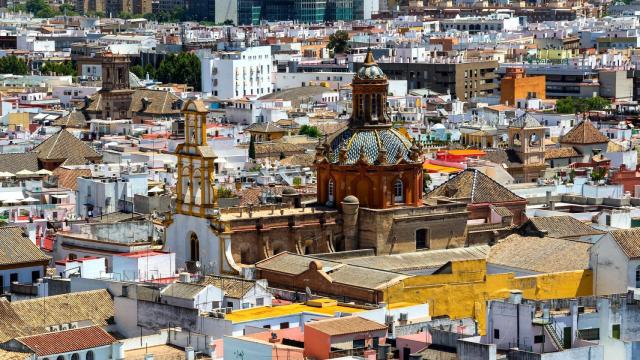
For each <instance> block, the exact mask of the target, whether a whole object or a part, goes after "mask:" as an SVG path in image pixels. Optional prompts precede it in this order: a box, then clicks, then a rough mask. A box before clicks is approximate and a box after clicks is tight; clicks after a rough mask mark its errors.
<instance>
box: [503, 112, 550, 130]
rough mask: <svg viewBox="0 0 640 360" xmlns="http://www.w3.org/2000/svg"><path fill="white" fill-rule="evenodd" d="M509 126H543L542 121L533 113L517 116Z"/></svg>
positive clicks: (523, 127)
mask: <svg viewBox="0 0 640 360" xmlns="http://www.w3.org/2000/svg"><path fill="white" fill-rule="evenodd" d="M509 127H510V128H520V129H525V128H539V127H542V124H540V122H539V121H538V120H537V119H536V118H534V117H533V116H532V115H531V114H529V113H524V114H522V115H521V116H519V117H517V118H516V119H515V120H513V122H511V124H509Z"/></svg>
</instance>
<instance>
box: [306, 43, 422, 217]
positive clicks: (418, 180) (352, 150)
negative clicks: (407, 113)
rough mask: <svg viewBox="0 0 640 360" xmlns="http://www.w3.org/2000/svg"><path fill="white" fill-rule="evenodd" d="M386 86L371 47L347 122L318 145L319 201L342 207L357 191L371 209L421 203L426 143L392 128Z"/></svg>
mask: <svg viewBox="0 0 640 360" xmlns="http://www.w3.org/2000/svg"><path fill="white" fill-rule="evenodd" d="M388 87H389V83H388V80H387V77H386V75H385V74H384V73H383V72H382V70H381V69H380V68H379V67H378V65H377V64H376V62H375V60H374V59H373V54H372V53H371V51H369V52H368V53H367V57H366V59H365V62H364V64H363V67H362V68H361V69H360V70H359V71H358V73H357V74H356V76H355V77H354V78H353V83H352V88H353V112H352V114H351V118H350V119H349V126H348V127H346V128H345V129H343V130H342V131H339V132H337V133H336V134H334V135H332V136H331V137H327V138H325V139H324V142H322V141H320V142H319V143H318V146H317V147H316V159H315V164H316V167H317V169H318V177H317V179H318V200H319V202H320V203H322V204H326V205H328V206H335V207H338V208H341V207H342V205H341V202H342V200H343V199H344V198H345V197H347V196H353V197H355V198H357V199H358V202H359V204H360V206H363V207H369V208H379V209H384V208H389V207H396V206H419V205H421V204H422V162H423V161H422V146H421V145H420V144H416V143H415V142H412V141H410V140H409V139H408V138H407V137H406V136H405V135H403V134H402V133H400V132H399V131H398V130H396V129H395V128H393V124H392V122H391V120H390V117H389V114H388V112H387V91H388Z"/></svg>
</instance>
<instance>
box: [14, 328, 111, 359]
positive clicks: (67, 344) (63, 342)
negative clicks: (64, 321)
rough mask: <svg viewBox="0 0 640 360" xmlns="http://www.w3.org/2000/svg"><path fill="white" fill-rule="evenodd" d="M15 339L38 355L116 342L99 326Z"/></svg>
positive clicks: (90, 347)
mask: <svg viewBox="0 0 640 360" xmlns="http://www.w3.org/2000/svg"><path fill="white" fill-rule="evenodd" d="M16 340H18V341H19V342H21V343H22V344H24V345H25V346H26V347H28V348H29V349H31V350H32V351H33V352H35V353H36V355H38V356H47V355H55V354H62V353H67V352H74V351H80V350H86V349H93V348H97V347H102V346H106V345H111V344H113V343H114V342H116V339H115V338H114V337H113V336H111V335H109V334H108V333H107V332H106V331H104V330H102V328H100V327H99V326H90V327H84V328H80V329H73V330H66V331H59V332H51V333H46V334H39V335H34V336H25V337H22V338H17V339H16Z"/></svg>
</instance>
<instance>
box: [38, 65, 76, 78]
mask: <svg viewBox="0 0 640 360" xmlns="http://www.w3.org/2000/svg"><path fill="white" fill-rule="evenodd" d="M40 73H42V74H43V75H71V76H76V75H77V71H76V68H75V67H74V66H73V63H72V62H71V61H64V62H61V63H60V62H53V61H48V62H45V63H44V65H42V67H41V68H40Z"/></svg>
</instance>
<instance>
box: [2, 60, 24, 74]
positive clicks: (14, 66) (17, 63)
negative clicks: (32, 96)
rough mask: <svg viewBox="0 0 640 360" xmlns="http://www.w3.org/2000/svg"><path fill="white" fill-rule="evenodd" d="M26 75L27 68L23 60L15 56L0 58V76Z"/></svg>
mask: <svg viewBox="0 0 640 360" xmlns="http://www.w3.org/2000/svg"><path fill="white" fill-rule="evenodd" d="M28 73H29V67H28V66H27V63H26V62H25V61H24V60H22V59H20V58H18V57H16V56H15V55H9V56H4V57H0V74H13V75H27V74H28Z"/></svg>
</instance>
